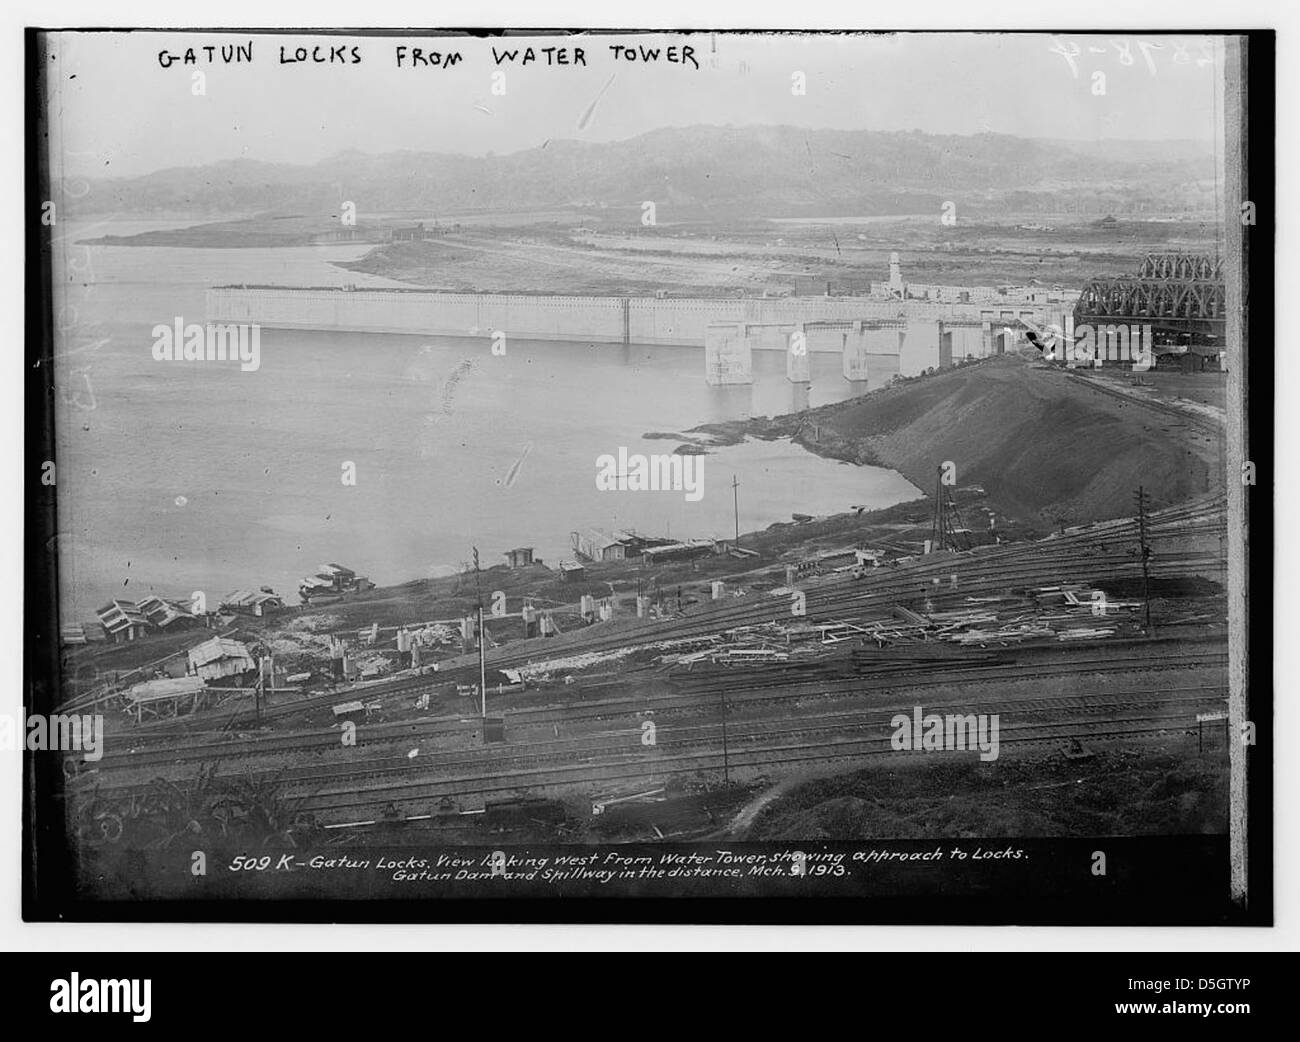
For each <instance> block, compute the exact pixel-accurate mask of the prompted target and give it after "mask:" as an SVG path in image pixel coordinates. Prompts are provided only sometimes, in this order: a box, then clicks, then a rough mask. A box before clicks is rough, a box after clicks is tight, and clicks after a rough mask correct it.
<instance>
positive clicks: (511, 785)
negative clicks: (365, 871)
mask: <svg viewBox="0 0 1300 1042" xmlns="http://www.w3.org/2000/svg"><path fill="white" fill-rule="evenodd" d="M1009 731H1010V733H1007V731H1003V733H1002V734H1001V735H1000V738H999V744H1000V745H1014V746H1021V747H1026V746H1032V745H1056V744H1060V743H1063V742H1067V741H1070V740H1072V739H1077V740H1079V741H1093V742H1096V741H1103V740H1110V739H1118V738H1134V737H1147V736H1155V735H1168V734H1170V733H1171V732H1172V733H1177V734H1194V733H1195V726H1194V720H1178V719H1169V718H1164V717H1159V718H1150V717H1145V718H1143V717H1139V718H1132V719H1129V720H1124V721H1099V722H1095V723H1089V724H1070V725H1061V724H1059V723H1056V724H1042V725H1025V726H1023V727H1018V728H1012V729H1009ZM915 755H917V754H915V753H908V752H898V751H896V750H894V749H893V748H892V747H891V745H890V736H887V735H885V736H872V737H866V738H852V739H847V740H844V741H839V742H833V743H824V742H814V743H807V742H805V743H794V744H785V745H778V746H767V747H763V748H757V749H756V748H749V749H744V748H742V749H739V750H736V751H735V752H729V754H728V757H727V760H728V765H729V767H730V769H731V770H733V771H740V770H746V769H761V770H765V771H766V770H774V769H783V768H790V767H795V766H799V765H806V764H810V763H814V762H826V761H835V760H843V759H855V760H861V759H867V758H878V757H882V756H883V757H895V758H897V757H912V756H915ZM925 755H930V756H934V755H941V756H942V755H946V756H950V757H951V756H967V757H970V756H972V755H974V754H973V753H971V752H966V753H959V752H951V753H937V754H936V753H927V754H925ZM722 761H723V757H722V753H721V752H720V751H717V750H708V751H702V752H683V753H677V754H674V755H671V756H665V757H662V758H659V759H656V760H654V761H648V760H641V761H633V762H628V761H620V762H617V763H607V764H600V763H581V764H573V765H564V766H554V765H552V766H548V767H543V768H538V769H533V770H527V769H526V770H516V771H511V772H506V773H496V774H480V775H475V776H472V777H469V776H467V777H461V778H447V779H440V780H437V781H428V780H421V781H413V782H398V783H389V784H385V785H379V786H374V787H369V788H364V789H356V788H350V789H347V790H344V791H341V792H337V793H316V794H313V795H309V796H307V797H306V798H305V799H304V802H303V805H302V811H303V812H304V813H311V814H315V815H325V814H329V815H332V816H335V817H348V816H356V815H360V814H365V813H367V812H373V811H374V808H376V807H380V806H383V807H392V808H394V809H396V808H397V807H398V806H400V805H401V804H410V803H415V802H418V803H422V804H427V803H429V802H430V801H437V800H441V799H444V798H456V797H469V796H472V797H480V796H481V797H485V798H486V797H489V796H494V795H498V794H501V793H517V792H520V791H524V790H529V791H535V790H537V789H542V788H550V787H558V786H566V785H567V786H571V785H575V784H582V785H585V786H589V787H602V788H607V787H609V786H611V785H617V784H620V783H628V782H634V781H635V782H637V783H639V784H640V783H644V784H658V783H660V782H663V781H666V780H667V779H669V778H672V777H677V776H681V775H689V774H698V773H701V772H716V771H720V770H721V769H722V766H723V762H722Z"/></svg>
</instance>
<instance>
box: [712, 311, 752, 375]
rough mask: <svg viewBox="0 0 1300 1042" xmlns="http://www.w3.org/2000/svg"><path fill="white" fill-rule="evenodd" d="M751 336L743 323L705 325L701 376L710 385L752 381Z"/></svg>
mask: <svg viewBox="0 0 1300 1042" xmlns="http://www.w3.org/2000/svg"><path fill="white" fill-rule="evenodd" d="M753 341H754V338H753V337H751V336H750V335H749V331H748V329H747V327H746V326H745V325H744V324H743V323H738V324H730V323H728V324H725V325H723V324H717V325H711V326H709V327H708V328H707V329H706V330H705V333H704V379H705V381H706V382H707V383H708V385H709V386H710V387H723V386H726V385H728V384H752V383H753V382H754V342H753Z"/></svg>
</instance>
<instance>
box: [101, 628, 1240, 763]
mask: <svg viewBox="0 0 1300 1042" xmlns="http://www.w3.org/2000/svg"><path fill="white" fill-rule="evenodd" d="M956 661H962V660H956ZM954 664H955V662H954ZM894 665H897V664H891V666H894ZM945 665H947V663H945ZM1226 667H1227V657H1226V653H1224V654H1216V653H1198V654H1196V655H1190V656H1179V657H1170V658H1153V657H1152V656H1151V655H1150V654H1149V653H1147V654H1142V655H1132V656H1126V657H1120V658H1116V657H1114V656H1089V657H1079V656H1077V655H1074V656H1071V657H1070V659H1069V661H1066V662H1060V663H1043V664H1038V665H1028V664H1024V663H1017V662H1004V661H991V662H988V663H987V664H985V665H983V666H981V667H977V668H972V667H970V666H966V667H964V668H959V669H951V668H949V669H943V670H942V671H929V672H927V673H923V674H916V673H911V672H907V671H906V669H904V668H903V667H899V668H898V669H897V670H893V669H891V671H888V672H886V671H878V672H873V673H863V674H848V675H844V674H839V675H813V676H808V675H807V674H806V673H800V672H798V671H797V670H782V671H779V672H777V671H776V670H775V669H774V668H773V667H763V668H760V669H754V670H748V669H747V670H719V671H716V672H714V673H711V674H709V675H707V676H703V677H701V676H692V677H690V678H689V679H688V680H685V681H681V682H679V683H678V684H676V685H675V686H676V688H677V690H676V693H673V694H663V695H653V694H651V695H636V696H624V697H619V698H613V699H605V700H600V701H597V702H575V703H570V704H569V705H565V706H555V707H531V708H520V709H516V710H511V711H508V712H507V713H506V723H507V727H509V728H511V729H514V728H519V727H529V726H541V725H544V724H558V723H565V724H572V723H575V722H579V721H582V720H600V719H606V718H609V717H617V716H627V715H633V714H637V713H646V712H652V713H654V714H656V716H663V715H669V714H674V713H678V712H692V711H698V710H699V709H700V708H701V705H702V704H703V705H706V706H707V705H709V704H711V703H712V702H713V700H714V699H720V698H721V697H722V695H723V694H724V693H725V694H727V695H728V696H729V701H730V703H731V705H733V706H735V707H738V708H743V707H745V706H747V705H753V704H757V703H762V702H771V701H785V700H789V699H806V698H808V697H814V696H815V697H835V696H837V695H851V694H855V693H860V694H862V695H864V696H867V697H870V696H877V695H880V694H882V693H885V692H889V691H892V690H896V689H898V688H909V689H926V688H933V687H949V686H952V685H955V684H963V685H969V684H982V683H995V682H998V681H1002V682H1008V681H1011V682H1023V681H1026V680H1047V679H1051V678H1053V677H1062V676H1071V675H1074V674H1078V673H1082V672H1089V673H1098V674H1100V673H1106V672H1124V673H1132V672H1140V673H1152V672H1163V671H1167V670H1171V669H1197V668H1202V669H1204V668H1224V669H1226ZM908 668H911V667H908ZM873 680H877V681H878V680H892V681H894V682H893V683H892V684H891V683H883V684H882V683H877V684H876V685H875V686H874V687H872V688H871V689H869V690H865V691H864V690H862V686H863V684H864V682H867V681H873ZM702 699H707V700H708V701H706V702H703V703H702V701H701V700H702ZM1013 704H1014V703H1013ZM480 727H481V724H480V723H479V722H478V721H477V720H466V719H465V718H462V717H440V718H433V719H429V720H413V721H398V722H393V723H385V724H363V725H361V726H359V727H358V728H357V731H356V741H357V744H358V745H362V744H376V743H385V742H396V741H422V740H429V739H433V738H437V737H447V736H455V735H474V734H477V733H478V731H479V729H480ZM338 744H339V731H338V729H337V728H330V727H327V728H320V729H313V730H309V731H305V732H296V733H290V734H282V735H267V736H264V737H257V738H251V739H242V740H238V739H237V740H229V739H227V740H224V741H205V742H201V743H197V744H188V745H173V746H167V747H165V748H160V749H146V750H143V751H134V752H126V753H112V754H106V755H105V756H104V757H103V758H102V759H101V760H100V761H99V762H98V768H99V770H100V771H101V772H102V771H105V770H113V769H117V768H119V767H126V768H129V769H138V768H141V767H147V766H149V765H152V764H175V763H178V762H187V761H189V762H193V761H204V760H213V759H232V758H241V757H252V756H259V755H260V756H267V755H276V754H281V753H285V752H289V751H294V750H303V749H313V748H317V749H326V748H333V747H336V746H338Z"/></svg>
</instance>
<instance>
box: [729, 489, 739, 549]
mask: <svg viewBox="0 0 1300 1042" xmlns="http://www.w3.org/2000/svg"><path fill="white" fill-rule="evenodd" d="M738 488H740V482H738V481H737V480H736V475H735V474H732V475H731V502H732V506H733V507H734V508H735V511H736V545H737V546H739V545H740V493H739V492H737V491H736V490H737V489H738Z"/></svg>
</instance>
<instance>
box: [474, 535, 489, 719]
mask: <svg viewBox="0 0 1300 1042" xmlns="http://www.w3.org/2000/svg"><path fill="white" fill-rule="evenodd" d="M473 550H474V593H475V596H476V598H477V600H478V690H479V699H480V704H481V705H482V714H481V715H482V717H483V719H484V720H486V719H487V658H486V655H487V649H486V647H485V645H486V637H487V633H486V632H485V631H484V629H483V587H482V586H481V585H480V583H479V573H478V547H477V546H476V547H474V548H473ZM486 737H487V733H486V732H484V738H485V739H486Z"/></svg>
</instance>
